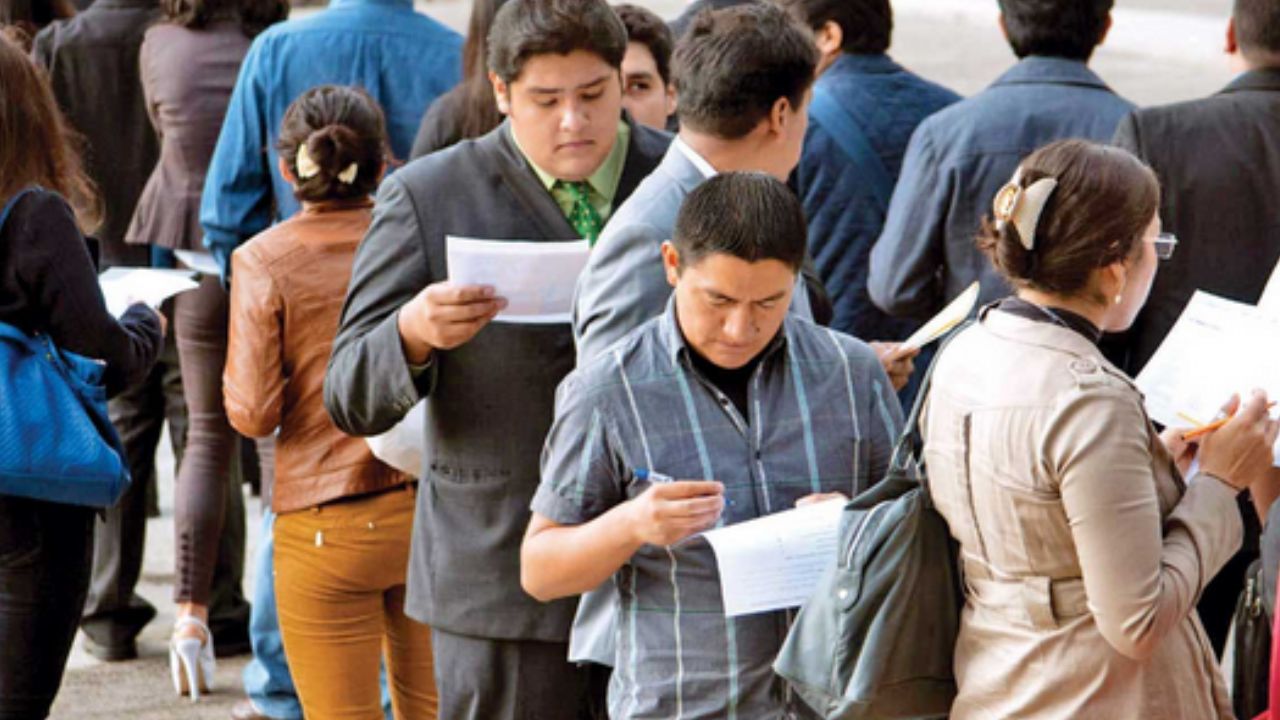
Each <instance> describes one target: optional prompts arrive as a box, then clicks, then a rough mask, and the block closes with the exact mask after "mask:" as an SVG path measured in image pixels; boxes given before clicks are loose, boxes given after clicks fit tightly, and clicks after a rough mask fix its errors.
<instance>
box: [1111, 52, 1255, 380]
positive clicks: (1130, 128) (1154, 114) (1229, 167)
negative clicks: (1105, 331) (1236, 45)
mask: <svg viewBox="0 0 1280 720" xmlns="http://www.w3.org/2000/svg"><path fill="white" fill-rule="evenodd" d="M1115 144H1117V145H1119V146H1120V147H1123V148H1126V149H1128V150H1129V151H1131V152H1133V153H1134V154H1135V155H1137V156H1138V157H1140V158H1142V159H1143V160H1144V161H1145V162H1146V163H1147V164H1148V165H1150V166H1151V167H1152V169H1154V170H1155V171H1156V176H1157V177H1159V178H1160V187H1161V189H1162V191H1161V203H1160V219H1161V221H1162V222H1163V224H1164V229H1165V230H1166V231H1168V232H1172V233H1174V234H1176V235H1177V236H1178V241H1179V242H1178V248H1177V250H1176V251H1175V252H1174V254H1173V257H1172V258H1170V259H1169V260H1166V261H1162V262H1161V263H1160V269H1159V271H1158V272H1157V273H1156V279H1155V283H1154V284H1153V285H1152V287H1151V295H1150V297H1149V298H1148V299H1147V304H1146V306H1145V307H1144V308H1143V310H1142V312H1141V313H1140V314H1139V315H1138V320H1137V322H1135V323H1134V325H1133V329H1132V330H1131V331H1130V333H1129V334H1128V341H1127V343H1126V344H1127V348H1128V352H1127V353H1126V355H1127V357H1126V358H1125V368H1124V369H1125V371H1127V372H1128V373H1129V374H1131V375H1136V374H1137V372H1138V371H1139V370H1141V369H1142V367H1143V366H1144V365H1146V363H1147V360H1149V359H1150V358H1151V354H1152V353H1154V352H1155V350H1156V348H1157V347H1159V346H1160V343H1161V342H1163V341H1164V337H1165V335H1167V334H1168V333H1169V330H1170V328H1172V327H1173V324H1174V322H1176V321H1177V319H1178V316H1179V315H1181V314H1182V310H1183V308H1184V307H1186V304H1187V302H1188V301H1189V300H1190V299H1191V295H1192V293H1194V292H1195V291H1196V290H1197V289H1201V290H1207V291H1209V292H1211V293H1215V294H1218V295H1223V296H1225V297H1228V298H1231V299H1233V300H1240V301H1243V302H1248V303H1255V302H1257V301H1258V298H1259V297H1260V296H1261V295H1262V290H1263V288H1264V287H1265V286H1266V284H1267V278H1268V277H1270V275H1271V270H1272V268H1274V267H1275V265H1276V261H1277V259H1280V202H1277V198H1280V68H1277V69H1271V70H1255V71H1253V72H1248V73H1245V74H1243V75H1241V76H1240V77H1239V78H1237V79H1236V80H1235V81H1234V82H1232V83H1231V84H1230V85H1228V86H1227V87H1226V88H1225V89H1223V90H1222V91H1221V92H1219V93H1218V94H1217V95H1213V96H1210V97H1207V98H1203V99H1200V100H1193V101H1190V102H1184V103H1178V104H1176V105H1168V106H1165V107H1157V108H1148V109H1144V110H1138V111H1137V112H1135V113H1133V114H1132V115H1129V116H1128V117H1126V118H1125V119H1124V120H1123V121H1122V122H1121V123H1120V127H1119V129H1118V130H1117V131H1116V137H1115Z"/></svg>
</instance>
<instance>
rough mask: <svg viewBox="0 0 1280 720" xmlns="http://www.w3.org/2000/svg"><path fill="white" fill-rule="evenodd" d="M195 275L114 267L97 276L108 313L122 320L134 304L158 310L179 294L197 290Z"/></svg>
mask: <svg viewBox="0 0 1280 720" xmlns="http://www.w3.org/2000/svg"><path fill="white" fill-rule="evenodd" d="M192 275H193V273H192V272H191V271H190V270H160V269H155V268H126V267H113V268H110V269H108V270H107V271H106V272H104V273H102V274H101V275H99V276H98V285H99V286H100V287H101V288H102V296H103V297H104V298H106V301H107V311H108V312H110V313H111V314H112V315H114V316H116V317H120V316H121V315H124V312H125V310H128V309H129V306H130V305H132V304H133V303H136V302H140V303H146V304H147V305H150V306H151V307H153V308H158V307H160V303H162V302H164V301H165V300H168V299H169V298H171V297H173V296H174V295H177V294H178V293H183V292H186V291H188V290H195V289H196V288H197V287H199V285H198V284H197V283H196V282H195V281H194V280H192V279H191V277H192Z"/></svg>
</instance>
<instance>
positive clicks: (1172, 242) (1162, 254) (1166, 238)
mask: <svg viewBox="0 0 1280 720" xmlns="http://www.w3.org/2000/svg"><path fill="white" fill-rule="evenodd" d="M1154 244H1155V246H1156V257H1157V258H1159V259H1161V260H1168V259H1169V258H1171V257H1173V251H1174V250H1175V249H1176V248H1177V247H1178V238H1177V236H1176V235H1174V234H1173V233H1160V234H1159V235H1157V236H1156V239H1155V243H1154Z"/></svg>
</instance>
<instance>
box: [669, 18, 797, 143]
mask: <svg viewBox="0 0 1280 720" xmlns="http://www.w3.org/2000/svg"><path fill="white" fill-rule="evenodd" d="M817 65H818V48H817V46H815V45H814V44H813V34H812V33H811V32H810V31H809V29H808V28H806V27H804V26H802V25H800V24H799V23H798V22H797V21H795V20H793V19H792V18H791V17H790V16H788V15H787V13H786V11H785V10H783V9H782V8H780V7H777V6H775V5H772V4H765V3H751V4H748V5H740V6H737V7H731V8H726V9H724V10H715V11H712V12H702V13H699V14H698V16H697V17H696V18H695V19H694V21H693V25H692V26H690V28H689V29H688V31H686V32H685V34H684V36H683V37H681V38H680V41H679V42H678V43H677V44H676V52H675V57H674V60H673V62H672V74H673V75H674V77H675V84H676V94H677V96H678V97H679V98H680V102H679V104H678V105H677V108H676V114H677V116H678V117H679V118H680V124H681V125H682V126H686V127H689V128H690V129H692V130H696V131H698V132H703V133H707V134H710V135H714V136H716V137H719V138H724V139H727V140H734V139H737V138H740V137H742V136H744V135H746V134H747V133H749V132H751V131H752V130H753V129H754V128H755V127H756V126H757V125H758V124H759V123H760V121H761V120H764V119H765V118H767V117H769V113H770V112H771V111H772V109H773V106H774V103H776V102H777V101H778V98H784V97H785V98H787V100H788V101H789V102H790V103H791V106H792V107H793V108H799V107H800V106H801V104H802V103H803V102H804V95H805V93H806V92H807V91H808V90H809V87H810V86H811V85H812V84H813V73H814V70H815V69H816V68H817Z"/></svg>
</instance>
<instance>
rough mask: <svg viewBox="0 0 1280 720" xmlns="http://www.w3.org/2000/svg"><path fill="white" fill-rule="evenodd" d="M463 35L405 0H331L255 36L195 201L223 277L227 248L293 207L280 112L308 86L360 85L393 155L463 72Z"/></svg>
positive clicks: (404, 154)
mask: <svg viewBox="0 0 1280 720" xmlns="http://www.w3.org/2000/svg"><path fill="white" fill-rule="evenodd" d="M461 62H462V38H461V37H460V36H459V35H458V34H457V33H455V32H453V31H452V30H450V29H448V28H446V27H445V26H443V25H441V24H440V23H438V22H436V21H435V20H432V19H431V18H429V17H427V16H425V15H422V14H420V13H417V12H414V10H413V3H412V1H411V0H333V2H332V3H331V4H330V5H329V8H328V9H327V10H325V11H323V12H321V13H319V14H317V15H314V16H311V17H307V18H303V19H299V20H292V21H289V22H286V23H281V24H279V25H276V26H274V27H272V28H270V29H269V30H267V31H266V32H264V33H262V34H261V35H259V36H258V37H257V39H255V40H254V42H253V46H252V47H251V48H250V49H249V55H248V56H247V57H246V58H245V60H244V64H243V65H242V66H241V68H240V77H239V79H238V80H236V89H235V92H234V94H233V95H232V96H231V105H230V107H228V108H227V119H226V120H225V121H224V123H223V126H222V134H221V135H219V136H218V146H217V149H216V150H215V151H214V153H213V161H212V163H211V164H210V166H209V174H208V176H207V178H206V180H205V188H204V196H203V198H202V201H201V206H200V225H201V226H202V227H203V228H204V233H205V238H204V244H205V247H207V248H208V249H209V250H210V251H211V252H212V253H213V255H214V257H215V258H216V259H217V261H218V263H219V265H220V266H221V267H222V272H223V277H224V278H225V277H226V274H227V272H228V269H229V267H230V258H231V251H232V250H235V249H236V247H238V246H239V245H240V243H242V242H244V241H245V240H248V239H249V238H251V237H253V236H254V235H256V234H258V233H259V232H262V231H263V230H265V229H266V228H267V227H268V226H270V225H272V224H273V223H275V222H276V221H279V220H283V219H285V218H287V217H289V216H291V215H293V214H294V213H296V212H297V211H298V207H299V206H298V201H297V200H296V199H294V197H293V191H292V190H291V189H290V187H289V184H288V182H286V181H285V179H284V178H283V177H281V176H280V172H279V170H277V169H276V165H277V164H278V157H279V156H278V155H277V153H276V138H277V137H278V135H279V133H280V121H281V120H282V119H283V118H284V111H285V109H286V108H288V107H289V103H291V102H293V100H294V98H296V97H297V96H298V95H300V94H302V92H303V91H304V90H309V89H310V88H313V87H315V86H316V85H325V84H333V85H359V86H360V87H363V88H364V89H365V90H367V91H368V92H369V94H370V95H372V96H373V98H374V99H375V100H377V101H378V103H379V104H380V105H382V109H383V112H384V113H386V116H387V136H388V139H389V140H390V142H391V151H392V153H393V154H394V155H395V157H396V158H408V157H409V149H410V147H411V146H412V145H413V136H414V134H415V133H416V132H417V131H418V124H419V123H420V122H421V121H422V115H423V113H425V112H426V110H427V106H428V105H430V104H431V101H432V100H435V99H436V97H437V96H439V95H442V94H444V93H445V92H446V91H447V90H449V89H450V88H452V87H453V86H454V85H455V84H457V82H458V80H459V79H461V77H462V68H461Z"/></svg>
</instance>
